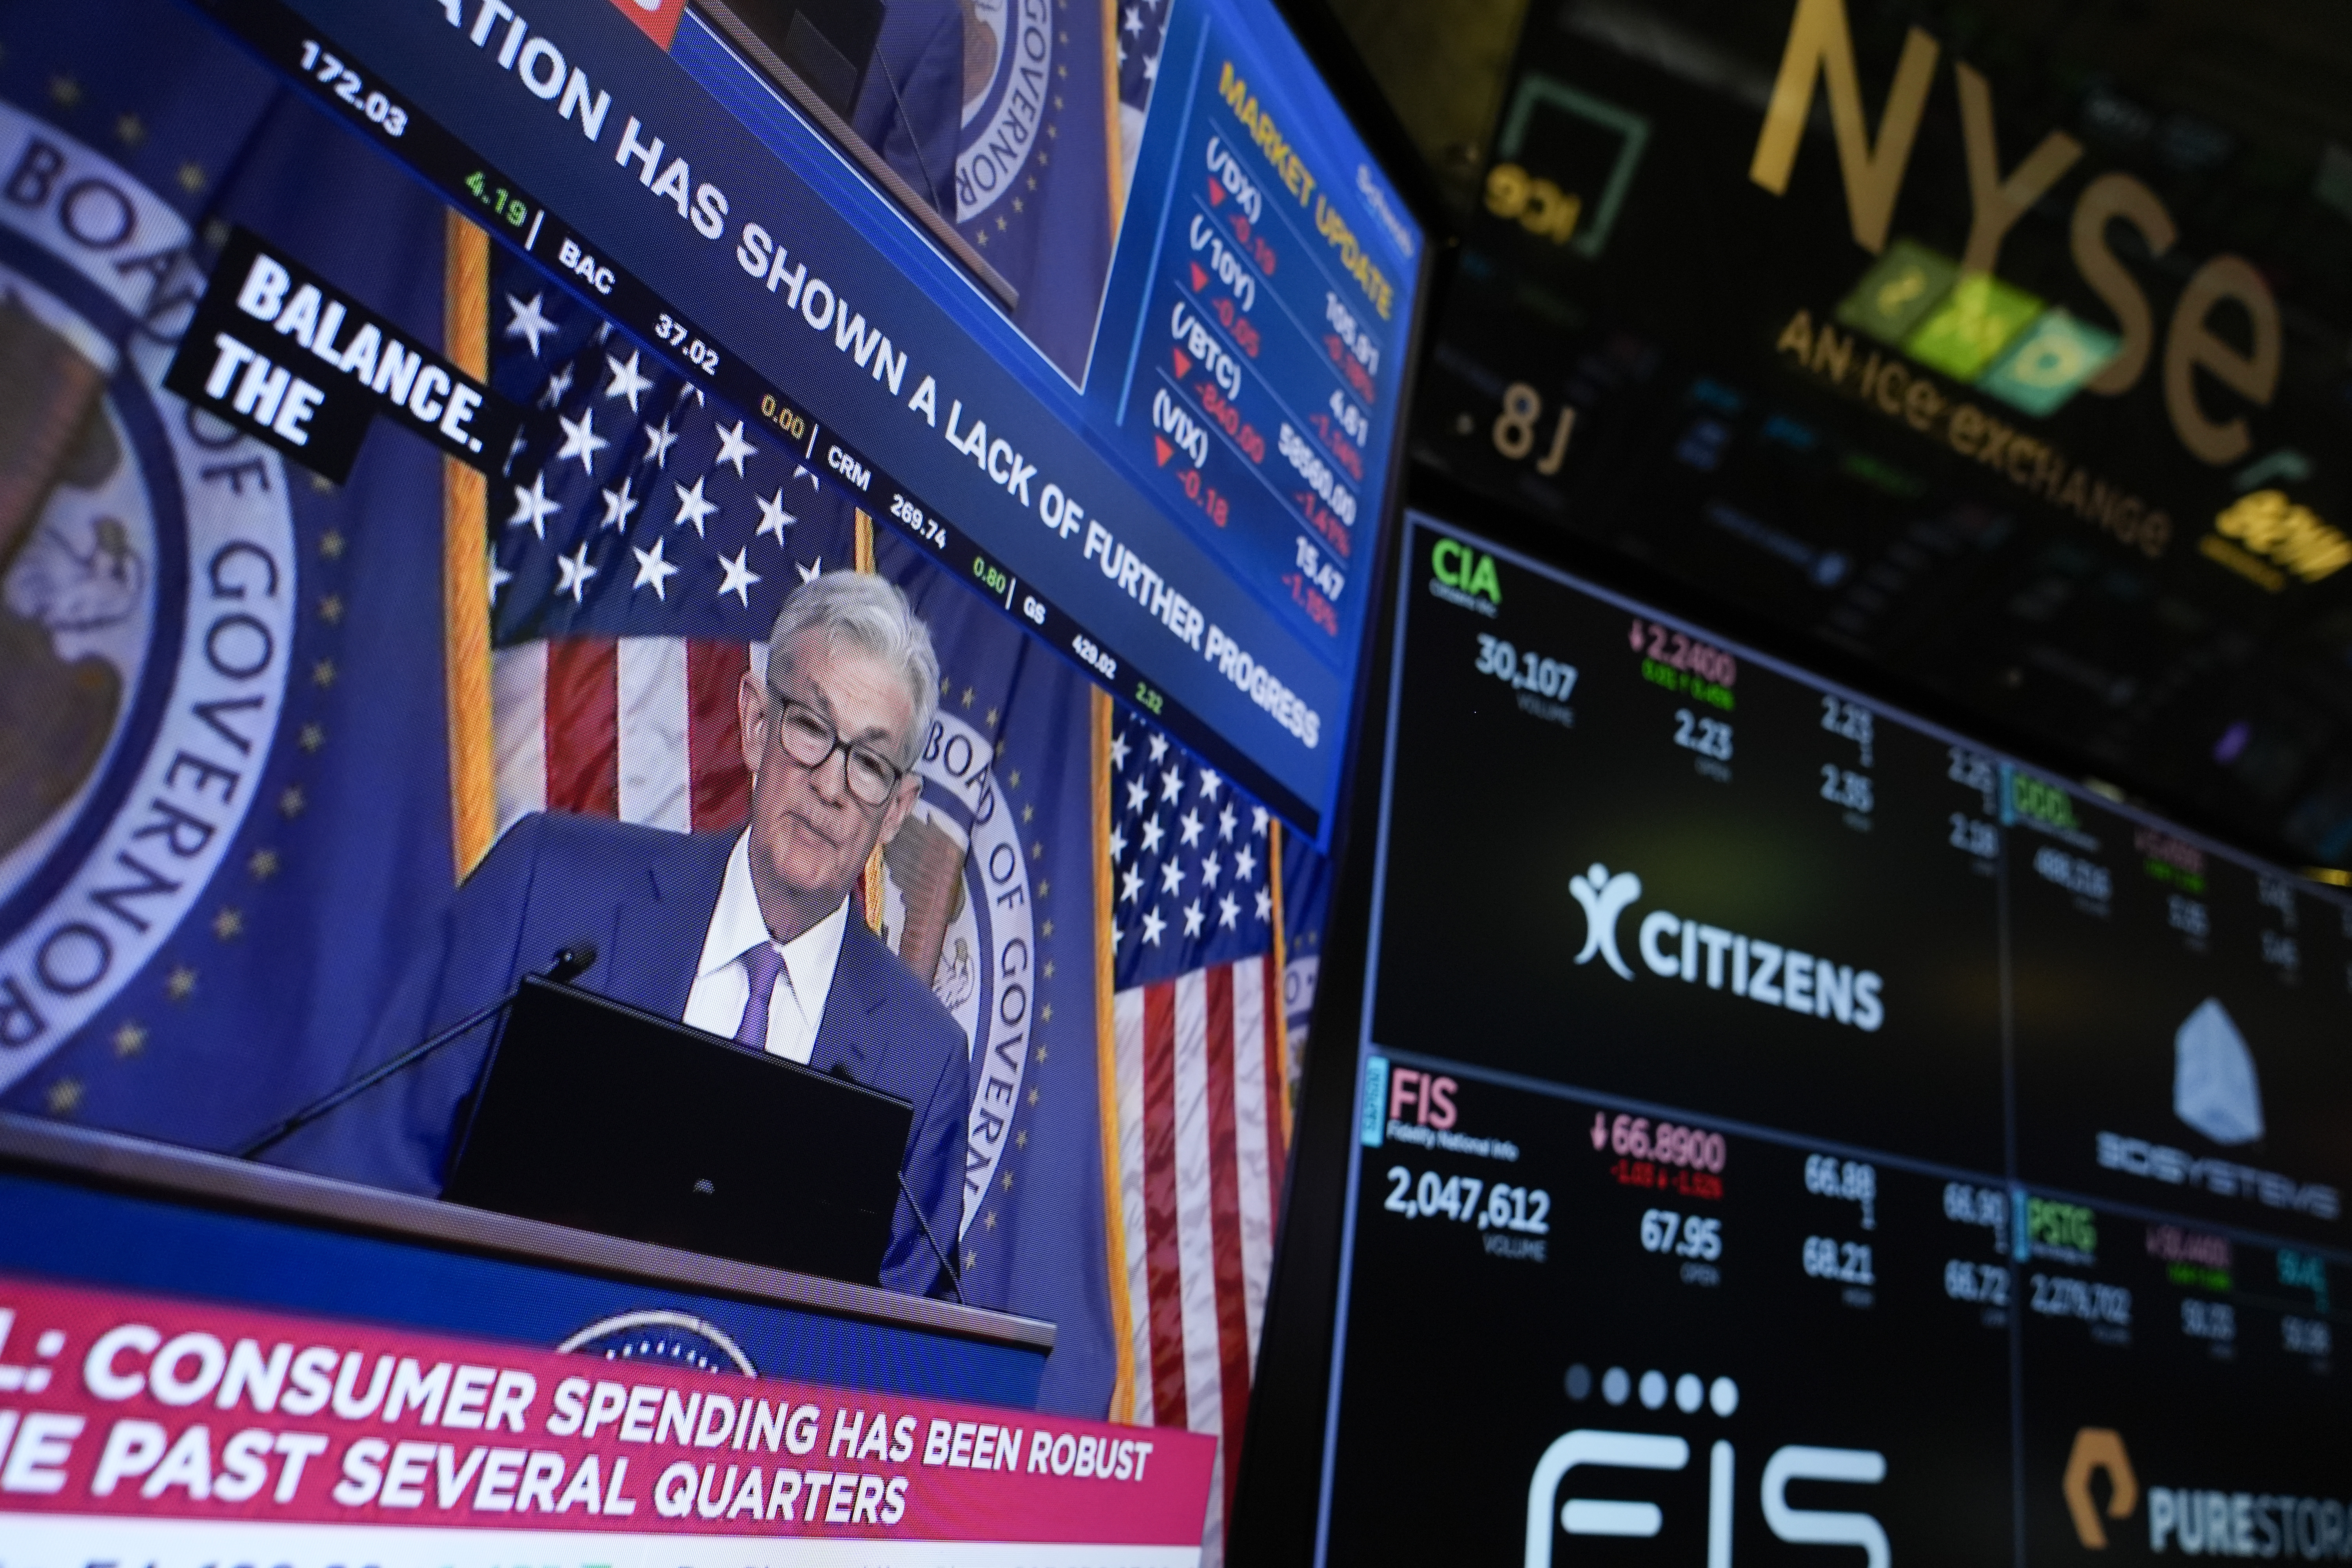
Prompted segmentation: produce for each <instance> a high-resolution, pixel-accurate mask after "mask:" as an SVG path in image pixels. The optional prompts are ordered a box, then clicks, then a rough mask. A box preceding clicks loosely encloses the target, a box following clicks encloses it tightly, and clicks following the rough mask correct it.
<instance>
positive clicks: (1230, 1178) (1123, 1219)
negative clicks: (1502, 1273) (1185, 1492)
mask: <svg viewBox="0 0 2352 1568" xmlns="http://www.w3.org/2000/svg"><path fill="white" fill-rule="evenodd" d="M1281 985H1282V982H1281V977H1280V975H1279V974H1277V973H1276V970H1275V961H1274V955H1273V954H1272V953H1265V954H1261V955H1259V956H1257V957H1254V958H1246V959H1242V960H1239V961H1237V962H1235V963H1229V964H1218V965H1213V966H1211V967H1209V968H1206V969H1196V970H1192V971H1190V972H1188V973H1183V974H1180V975H1178V976H1177V977H1176V978H1175V979H1173V980H1169V981H1162V982H1160V983H1159V984H1150V985H1139V986H1136V987H1135V988H1133V989H1132V990H1128V991H1122V992H1119V993H1118V994H1117V995H1116V996H1115V997H1114V998H1113V999H1112V1004H1111V1027H1112V1037H1113V1050H1114V1053H1115V1062H1116V1071H1117V1081H1118V1170H1119V1214H1118V1224H1119V1225H1120V1226H1121V1227H1122V1228H1123V1230H1124V1233H1125V1240H1126V1247H1125V1252H1126V1256H1127V1273H1128V1278H1127V1280H1126V1285H1127V1299H1128V1303H1129V1321H1130V1323H1131V1325H1132V1333H1133V1349H1134V1356H1135V1419H1136V1421H1137V1422H1139V1423H1146V1424H1150V1425H1153V1426H1183V1427H1189V1428H1190V1429H1192V1431H1195V1432H1206V1433H1210V1434H1213V1435H1217V1436H1223V1438H1224V1439H1225V1441H1224V1446H1223V1472H1224V1488H1225V1499H1224V1500H1225V1503H1226V1506H1227V1507H1228V1508H1229V1507H1230V1506H1231V1504H1232V1499H1233V1487H1234V1475H1235V1471H1236V1468H1237V1467H1236V1465H1235V1459H1236V1457H1237V1455H1238V1453H1239V1450H1240V1443H1241V1435H1242V1425H1243V1421H1244V1417H1245V1416H1246V1415H1247V1414H1248V1411H1249V1390H1250V1376H1251V1372H1252V1369H1253V1368H1254V1367H1255V1364H1256V1361H1257V1344H1258V1331H1259V1329H1260V1327H1261V1326H1262V1324H1263V1323H1264V1321H1265V1288H1266V1277H1267V1274H1268V1272H1269V1271H1270V1269H1271V1267H1272V1263H1273V1257H1274V1221H1275V1215H1276V1209H1277V1206H1278V1205H1279V1203H1280V1200H1281V1195H1282V1173H1283V1160H1284V1149H1283V1128H1282V1100H1281V1095H1282V1035H1281V1020H1280V1017H1279V1016H1278V1013H1277V1009H1278V1006H1279V1001H1280V997H1281V995H1282V989H1281ZM1270 1000H1271V1001H1272V1002H1273V1003H1274V1004H1275V1005H1273V1006H1269V1005H1268V1003H1269V1001H1270Z"/></svg>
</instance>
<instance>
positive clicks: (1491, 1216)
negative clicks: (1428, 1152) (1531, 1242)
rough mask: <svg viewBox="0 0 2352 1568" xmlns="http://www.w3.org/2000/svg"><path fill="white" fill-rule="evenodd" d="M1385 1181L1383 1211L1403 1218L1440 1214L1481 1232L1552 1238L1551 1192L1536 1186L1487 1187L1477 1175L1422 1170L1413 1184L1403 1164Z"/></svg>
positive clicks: (1390, 1171) (1431, 1216) (1433, 1216)
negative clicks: (1483, 1201)
mask: <svg viewBox="0 0 2352 1568" xmlns="http://www.w3.org/2000/svg"><path fill="white" fill-rule="evenodd" d="M1389 1181H1390V1183H1391V1185H1390V1187H1389V1195H1388V1200H1387V1201H1386V1202H1385V1203H1383V1204H1381V1207H1382V1208H1384V1209H1386V1210H1388V1211H1389V1212H1390V1213H1391V1214H1401V1215H1404V1216H1405V1218H1407V1219H1433V1218H1436V1217H1438V1216H1440V1215H1443V1216H1444V1217H1445V1218H1447V1219H1451V1220H1459V1221H1460V1222H1462V1223H1463V1224H1465V1225H1468V1224H1471V1223H1473V1222H1475V1223H1476V1225H1477V1226H1478V1228H1479V1229H1480V1230H1516V1231H1517V1232H1519V1233H1520V1234H1522V1235H1525V1236H1549V1235H1550V1234H1551V1222H1550V1220H1549V1219H1548V1218H1547V1217H1546V1216H1547V1215H1549V1214H1550V1213H1551V1194H1549V1193H1547V1192H1545V1191H1543V1190H1542V1189H1540V1188H1535V1187H1514V1186H1508V1185H1506V1184H1502V1183H1497V1184H1495V1185H1494V1186H1491V1187H1490V1186H1488V1185H1486V1183H1484V1182H1482V1181H1480V1180H1479V1179H1478V1178H1477V1177H1475V1176H1441V1175H1439V1174H1438V1173H1436V1172H1434V1171H1423V1173H1421V1180H1420V1181H1419V1182H1418V1183H1416V1182H1414V1180H1413V1178H1412V1172H1411V1171H1408V1170H1406V1169H1405V1168H1404V1167H1403V1166H1402V1165H1391V1166H1390V1167H1389ZM1482 1192H1483V1193H1484V1194H1486V1204H1485V1205H1483V1206H1482V1205H1480V1204H1479V1202H1478V1195H1479V1194H1480V1193H1482Z"/></svg>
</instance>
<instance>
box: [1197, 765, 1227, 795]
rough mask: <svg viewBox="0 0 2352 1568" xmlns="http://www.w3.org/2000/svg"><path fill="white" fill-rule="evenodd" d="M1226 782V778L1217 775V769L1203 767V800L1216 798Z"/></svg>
mask: <svg viewBox="0 0 2352 1568" xmlns="http://www.w3.org/2000/svg"><path fill="white" fill-rule="evenodd" d="M1224 782H1225V781H1224V780H1223V779H1221V778H1219V777H1218V776H1217V770H1216V769H1214V768H1202V770H1201V797H1202V799H1203V800H1214V799H1216V798H1217V791H1218V790H1219V789H1221V788H1222V787H1223V785H1224Z"/></svg>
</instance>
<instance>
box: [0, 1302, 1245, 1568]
mask: <svg viewBox="0 0 2352 1568" xmlns="http://www.w3.org/2000/svg"><path fill="white" fill-rule="evenodd" d="M0 1303H5V1306H0V1329H5V1333H6V1335H7V1338H6V1340H5V1342H4V1343H0V1352H8V1353H10V1354H11V1356H12V1361H13V1363H14V1364H0V1384H5V1386H7V1387H8V1388H9V1390H10V1392H9V1393H7V1394H0V1510H5V1513H6V1515H7V1525H6V1534H7V1539H8V1558H9V1561H10V1562H11V1563H18V1564H24V1565H26V1568H79V1564H82V1563H92V1562H100V1561H121V1562H134V1561H135V1562H140V1563H153V1564H156V1565H157V1568H167V1565H178V1564H197V1563H215V1562H226V1561H235V1562H259V1561H265V1560H266V1561H268V1562H270V1563H285V1564H289V1568H325V1565H327V1564H331V1563H374V1564H380V1565H382V1568H408V1565H412V1564H413V1565H415V1568H469V1565H474V1564H479V1565H481V1568H493V1565H496V1564H501V1563H518V1562H566V1561H593V1562H596V1563H608V1564H612V1565H613V1568H638V1565H641V1564H642V1565H644V1568H656V1565H658V1568H702V1565H704V1564H709V1565H710V1568H720V1565H731V1564H735V1563H741V1562H744V1561H747V1560H748V1561H755V1562H767V1563H852V1562H854V1563H869V1564H877V1565H882V1564H889V1563H925V1564H941V1565H944V1564H954V1563H975V1564H1000V1563H1034V1564H1045V1565H1052V1568H1093V1565H1096V1564H1102V1565H1105V1568H1108V1565H1109V1564H1114V1563H1116V1564H1122V1565H1137V1568H1179V1565H1189V1564H1192V1563H1197V1562H1198V1561H1199V1560H1200V1555H1201V1519H1202V1511H1203V1510H1204V1508H1205V1507H1206V1505H1207V1501H1208V1497H1209V1487H1210V1480H1211V1474H1212V1467H1213V1459H1214V1457H1215V1448H1216V1445H1215V1443H1214V1442H1213V1441H1212V1440H1211V1439H1209V1438H1207V1437H1203V1436H1196V1435H1193V1434H1190V1433H1183V1432H1160V1433H1150V1434H1145V1433H1139V1432H1137V1431H1135V1430H1133V1429H1129V1428H1119V1427H1114V1426H1104V1425H1101V1424H1099V1423H1096V1422H1089V1421H1080V1420H1071V1419H1065V1418H1058V1417H1055V1418H1041V1417H1038V1416H1035V1415H1028V1414H1024V1413H1019V1412H1005V1411H997V1410H990V1409H984V1408H981V1407H976V1406H971V1405H947V1404H941V1403H939V1402H936V1401H930V1400H914V1399H904V1398H880V1397H861V1396H859V1395H856V1394H849V1393H846V1392H844V1391H842V1390H837V1389H830V1388H820V1387H813V1386H809V1385H804V1384H791V1383H780V1382H760V1383H757V1384H751V1383H747V1382H746V1381H745V1380H744V1379H742V1378H740V1377H731V1376H723V1375H719V1374H717V1373H705V1372H697V1371H693V1370H691V1369H688V1368H682V1367H670V1366H663V1365H658V1364H652V1363H640V1362H623V1361H618V1360H602V1361H600V1360H596V1359H593V1358H590V1357H566V1356H562V1355H557V1354H554V1353H551V1352H538V1351H530V1350H522V1349H518V1348H515V1347H512V1346H507V1345H499V1344H493V1343H488V1342H476V1341H467V1340H459V1339H452V1338H446V1337H439V1336H432V1335H425V1334H416V1333H406V1332H399V1331H387V1330H379V1329H373V1328H367V1327H362V1326H359V1325H355V1324H350V1323H343V1322H336V1321H325V1320H316V1319H304V1318H293V1317H283V1316H274V1315H265V1314H260V1313H255V1312H249V1311H241V1310H229V1309H224V1308H215V1307H210V1306H197V1305H191V1304H187V1303H182V1302H175V1301H167V1300H156V1299H148V1298H142V1297H137V1296H132V1295H127V1294H116V1293H110V1292H99V1291H89V1290H79V1289H64V1288H59V1287H54V1286H48V1285H42V1284H35V1283H30V1282H27V1281H24V1280H19V1279H6V1280H0Z"/></svg>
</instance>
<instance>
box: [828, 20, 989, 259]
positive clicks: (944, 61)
mask: <svg viewBox="0 0 2352 1568" xmlns="http://www.w3.org/2000/svg"><path fill="white" fill-rule="evenodd" d="M893 81H895V82H897V83H898V91H897V92H895V93H893V92H892V91H891V90H890V85H891V83H892V82H893ZM849 121H850V129H852V130H853V131H855V132H857V134H858V136H859V137H860V138H862V139H863V140H864V141H865V142H866V145H867V146H868V147H871V148H873V149H874V151H876V152H877V153H881V154H882V158H883V161H884V162H885V163H888V164H889V165H890V167H892V168H893V169H896V170H897V171H898V175H899V177H900V178H901V179H903V180H905V181H906V182H907V184H909V185H911V186H913V187H914V191H915V194H916V195H919V196H920V197H922V198H923V199H924V200H925V201H927V202H929V203H930V204H931V205H933V206H935V207H937V208H938V209H939V210H940V213H941V214H943V215H944V216H946V217H947V219H948V221H949V222H950V223H952V222H954V221H955V215H956V184H955V181H956V172H955V163H956V142H957V139H958V138H959V137H960V136H961V134H962V132H963V5H962V0H889V5H887V6H886V7H885V8H884V10H883V13H882V31H881V33H880V35H879V36H877V37H876V38H875V40H874V58H872V59H871V60H869V61H868V62H867V63H866V80H865V82H864V83H863V84H862V85H861V86H860V87H859V88H858V89H857V102H856V105H855V106H854V107H853V109H852V110H851V113H850V117H849Z"/></svg>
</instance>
